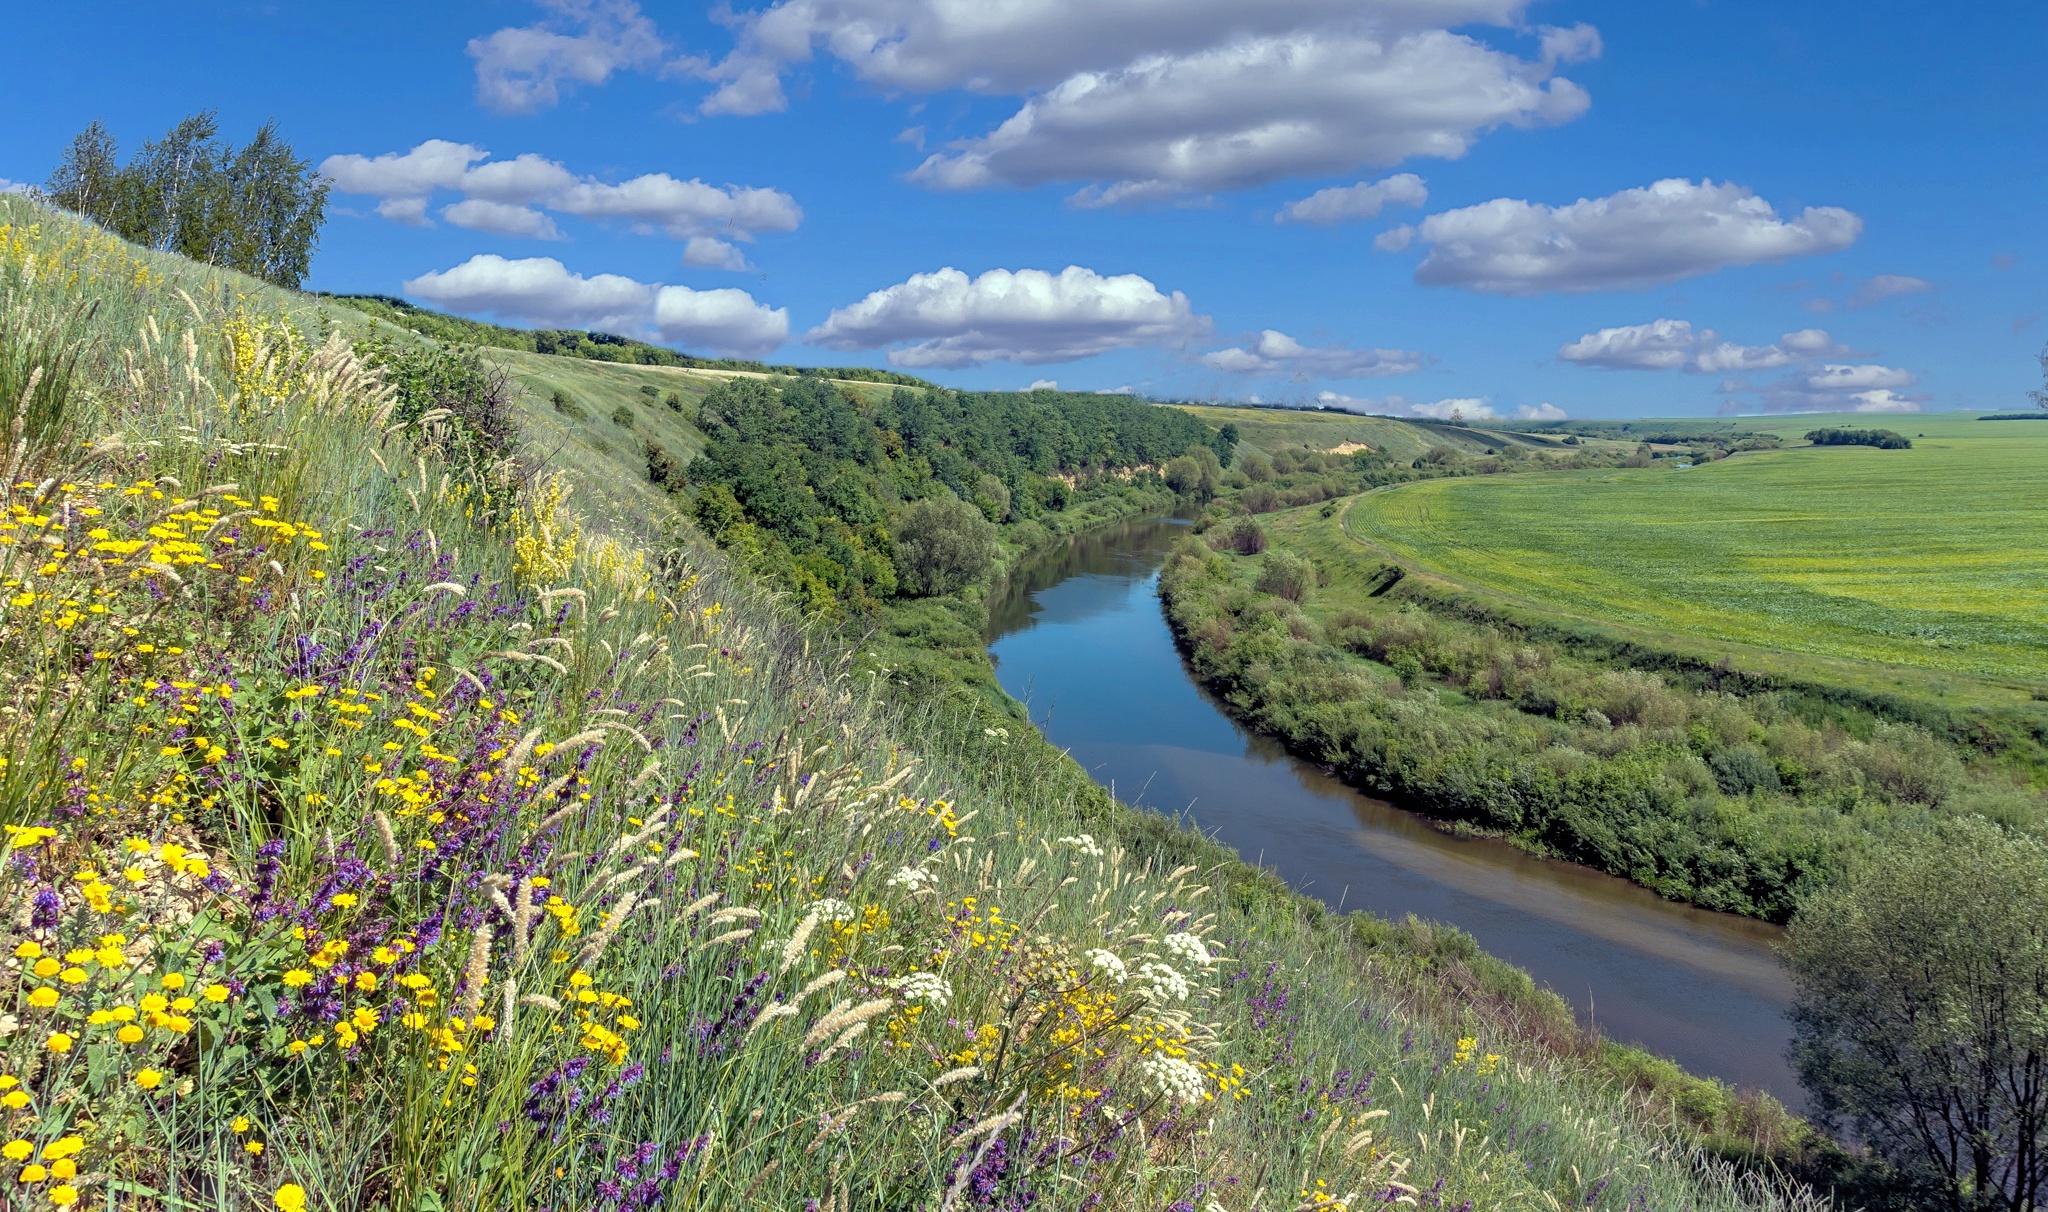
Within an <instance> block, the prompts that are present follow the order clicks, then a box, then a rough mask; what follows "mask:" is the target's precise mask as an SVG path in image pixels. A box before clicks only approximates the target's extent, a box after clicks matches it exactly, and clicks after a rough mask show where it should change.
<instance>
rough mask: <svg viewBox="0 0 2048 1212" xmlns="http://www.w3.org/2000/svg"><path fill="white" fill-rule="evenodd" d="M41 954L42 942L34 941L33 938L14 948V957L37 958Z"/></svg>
mask: <svg viewBox="0 0 2048 1212" xmlns="http://www.w3.org/2000/svg"><path fill="white" fill-rule="evenodd" d="M42 954H43V948H42V944H40V943H37V942H34V941H33V940H31V941H29V942H25V943H22V944H21V945H20V946H18V947H16V948H15V949H14V958H16V959H39V958H41V956H42Z"/></svg>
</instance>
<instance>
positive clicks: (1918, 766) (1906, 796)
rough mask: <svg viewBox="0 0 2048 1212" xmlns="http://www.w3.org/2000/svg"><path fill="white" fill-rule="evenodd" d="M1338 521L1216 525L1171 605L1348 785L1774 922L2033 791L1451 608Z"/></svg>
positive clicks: (1282, 516) (1799, 705) (1806, 714)
mask: <svg viewBox="0 0 2048 1212" xmlns="http://www.w3.org/2000/svg"><path fill="white" fill-rule="evenodd" d="M1343 517H1344V506H1343V505H1342V504H1340V503H1335V502H1333V503H1332V504H1330V505H1328V506H1325V507H1323V508H1321V509H1295V510H1288V511H1283V512H1279V513H1271V514H1265V515H1261V516H1258V517H1256V518H1253V517H1243V516H1239V517H1235V518H1231V517H1227V516H1224V517H1215V516H1213V515H1212V519H1211V520H1212V522H1213V525H1212V526H1211V527H1210V528H1209V530H1208V531H1207V533H1206V534H1205V535H1204V536H1203V537H1202V539H1200V540H1190V541H1189V542H1187V543H1186V544H1184V545H1183V549H1182V550H1181V551H1180V552H1178V553H1177V555H1176V558H1175V559H1173V560H1171V561H1169V563H1168V564H1167V566H1166V569H1165V571H1164V573H1163V575H1162V578H1161V595H1162V598H1163V600H1164V601H1165V603H1166V609H1167V614H1168V618H1169V620H1170V622H1171V623H1172V625H1173V627H1174V630H1175V633H1176V635H1178V636H1179V637H1180V639H1181V642H1182V644H1183V645H1184V647H1185V649H1186V651H1187V653H1188V658H1189V661H1190V663H1191V665H1192V667H1193V668H1194V669H1195V671H1196V673H1197V675H1198V676H1199V677H1201V679H1202V680H1203V682H1204V683H1205V684H1206V685H1208V686H1209V687H1211V688H1212V689H1213V690H1215V691H1216V693H1217V694H1218V695H1219V696H1220V697H1221V698H1222V699H1223V700H1224V701H1225V702H1227V703H1228V704H1229V705H1230V708H1231V710H1232V712H1233V713H1234V714H1236V715H1237V716H1238V717H1239V718H1241V719H1244V720H1246V721H1248V722H1249V723H1251V724H1252V725H1253V726H1254V727H1257V728H1259V729H1261V730H1263V731H1266V732H1269V733H1271V734H1272V735H1275V736H1277V737H1280V738H1282V739H1284V740H1285V741H1286V742H1287V743H1288V744H1289V745H1290V746H1291V747H1293V748H1294V749H1295V751H1296V752H1299V753H1302V754H1304V755H1306V756H1308V757H1309V758H1311V759H1312V760H1314V761H1317V762H1319V763H1321V764H1324V765H1326V766H1328V767H1330V768H1332V769H1334V770H1336V771H1338V772H1339V773H1340V774H1342V775H1343V776H1344V777H1345V778H1346V779H1347V780H1349V781H1351V782H1353V784H1354V785H1357V786H1360V787H1363V788H1365V789H1368V790H1370V791H1373V792H1376V793H1380V794H1385V795H1389V796H1391V797H1392V798H1394V799H1396V800H1397V801H1398V802H1400V803H1402V804H1403V805H1405V806H1409V807H1412V808H1414V809H1416V810H1417V811H1420V812H1423V813H1425V814H1427V815H1429V816H1432V817H1436V818H1438V819H1440V820H1444V821H1447V822H1450V823H1452V824H1453V825H1455V826H1457V827H1460V828H1467V829H1474V830H1478V831H1481V832H1485V833H1490V834H1493V835H1497V836H1501V837H1504V838H1506V839H1508V840H1510V841H1512V842H1513V843H1515V844H1516V845H1520V846H1523V847H1526V848H1528V849H1530V850H1531V851H1532V852H1535V853H1539V854H1545V855H1552V856H1557V857H1562V858H1567V859H1571V860H1573V861H1575V862H1580V863H1584V864H1587V865H1589V866H1592V867H1594V868H1596V869H1599V870H1602V871H1606V872H1609V873H1612V874H1615V875H1619V876H1622V877H1624V878H1627V879H1630V880H1632V881H1634V882H1636V883H1638V884H1641V885H1643V886H1644V887H1646V888H1650V889H1652V890H1654V891H1656V892H1657V893H1659V894H1660V895H1663V896H1666V897H1669V898H1671V899H1674V900H1681V901H1686V902H1689V903H1692V904H1697V905H1700V906H1702V907H1705V908H1710V909H1715V910H1720V911H1724V912H1733V913H1740V914H1744V915H1747V916H1753V917H1758V918H1762V919H1764V920H1769V921H1776V922H1782V921H1785V920H1786V919H1787V918H1789V917H1790V915H1791V913H1792V912H1793V910H1794V909H1795V907H1796V906H1797V905H1798V903H1799V901H1800V899H1801V898H1802V897H1803V896H1805V895H1806V894H1807V893H1808V892H1809V891H1811V890H1812V889H1815V888H1818V887H1820V886H1823V885H1824V884H1825V883H1826V882H1827V881H1828V880H1829V879H1830V878H1832V875H1833V873H1834V871H1835V870H1837V868H1838V866H1839V864H1840V863H1841V862H1843V861H1844V860H1845V858H1846V856H1848V855H1850V854H1853V853H1855V852H1856V851H1857V849H1858V848H1860V847H1861V846H1863V845H1866V844H1868V841H1869V840H1870V839H1872V838H1874V837H1882V836H1888V835H1890V834H1891V833H1893V832H1896V831H1899V830H1904V829H1912V828H1917V827H1920V826H1921V825H1923V824H1924V823H1926V822H1927V821H1929V820H1931V819H1936V818H1937V817H1939V816H1941V815H1945V814H1952V813H1969V812H1980V813H1983V814H1985V815H1991V816H1993V817H1994V819H1999V818H2000V814H2001V813H2007V814H2009V811H2008V810H2009V809H2012V808H2013V806H2014V805H2023V804H2024V803H2026V802H2031V798H2032V797H2030V796H2029V795H2028V794H2027V793H2026V792H2025V791H2023V790H2020V789H2015V788H2014V787H2012V786H2011V785H2010V782H2009V779H2007V778H2006V777H2005V776H2004V775H2002V774H2001V773H1999V772H1997V771H1995V770H1992V771H1980V770H1977V769H1974V768H1972V767H1966V765H1965V763H1964V761H1963V757H1962V756H1959V754H1958V753H1957V751H1956V750H1955V749H1954V747H1952V746H1951V745H1950V744H1949V743H1948V742H1947V741H1946V740H1944V739H1943V738H1941V737H1938V736H1936V735H1934V734H1932V733H1929V732H1928V731H1926V730H1924V729H1922V728H1920V727H1918V726H1916V725H1912V724H1905V723H1897V722H1893V721H1889V720H1885V719H1883V718H1878V717H1875V716H1872V715H1870V714H1869V713H1859V712H1856V711H1853V710H1851V709H1850V708H1848V707H1847V706H1844V705H1841V704H1834V705H1827V704H1822V705H1821V707H1822V708H1824V710H1821V709H1816V707H1815V704H1814V702H1813V701H1812V700H1811V699H1810V698H1796V697H1793V696H1789V695H1779V694H1776V693H1772V692H1764V693H1748V694H1739V693H1730V692H1728V691H1725V690H1722V689H1717V688H1715V687H1713V686H1704V685H1703V686H1694V685H1688V684H1685V683H1684V682H1683V681H1669V680H1667V679H1666V678H1665V677H1663V676H1660V675H1659V674H1658V673H1654V672H1647V671H1643V670H1639V669H1636V668H1634V667H1633V666H1632V665H1630V664H1629V663H1628V662H1627V661H1626V660H1614V661H1600V660H1593V659H1588V657H1587V654H1586V653H1585V652H1584V651H1583V650H1578V649H1570V648H1568V647H1567V646H1565V645H1562V644H1559V643H1556V642H1554V641H1550V640H1546V639H1543V638H1541V637H1538V636H1534V635H1529V634H1523V633H1518V632H1516V631H1515V630H1514V629H1512V628H1509V627H1506V626H1503V625H1500V624H1499V623H1498V622H1497V621H1494V620H1484V619H1481V620H1475V619H1473V618H1469V617H1465V616H1464V615H1461V614H1460V613H1458V612H1456V611H1452V610H1445V609H1440V608H1439V607H1440V603H1439V602H1438V601H1437V599H1436V598H1435V597H1434V596H1432V595H1431V594H1430V592H1429V591H1428V589H1427V587H1423V588H1420V589H1415V590H1413V591H1412V592H1411V587H1410V585H1409V582H1410V581H1412V580H1415V579H1417V578H1414V577H1409V576H1407V575H1406V574H1405V573H1404V570H1403V569H1402V568H1401V567H1400V566H1399V565H1395V564H1390V563H1388V562H1386V561H1384V560H1380V559H1376V558H1374V557H1373V556H1372V555H1371V553H1369V552H1368V551H1365V550H1364V549H1362V548H1361V547H1360V546H1359V545H1358V544H1356V543H1354V542H1352V541H1351V540H1350V539H1348V538H1347V537H1346V536H1345V535H1344V532H1343V530H1342V519H1343ZM2009 801H2010V803H2009Z"/></svg>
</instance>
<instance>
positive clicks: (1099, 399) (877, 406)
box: [688, 379, 1234, 609]
mask: <svg viewBox="0 0 2048 1212" xmlns="http://www.w3.org/2000/svg"><path fill="white" fill-rule="evenodd" d="M698 424H699V426H700V428H702V429H703V431H704V433H705V436H706V437H707V438H708V439H709V442H708V444H707V445H706V447H705V450H704V453H703V454H702V455H701V456H700V457H699V458H698V459H697V460H696V461H695V462H693V463H691V464H690V466H689V471H688V478H689V482H690V484H691V485H692V486H693V487H694V488H695V489H696V491H697V499H696V503H695V511H696V516H697V518H698V521H699V523H700V524H701V525H702V526H703V527H704V529H705V530H706V531H708V532H709V533H710V534H711V535H712V537H713V538H715V539H716V540H717V541H718V542H719V543H720V545H722V546H725V547H728V548H734V549H736V550H738V551H739V552H741V553H742V554H743V555H744V556H747V557H749V558H751V559H752V560H753V561H754V562H755V563H756V565H757V567H760V568H762V569H763V570H764V571H767V572H769V573H770V575H773V576H776V577H777V578H778V579H780V580H782V581H783V582H784V583H785V584H787V585H788V586H789V587H790V588H792V589H794V590H796V591H798V592H799V593H800V594H802V595H803V596H804V597H805V598H806V599H807V600H808V602H809V603H810V604H811V605H812V606H813V607H815V608H825V607H828V606H830V605H831V604H832V603H833V602H835V601H837V602H843V603H846V604H848V605H850V606H853V607H854V608H856V609H864V608H866V607H867V606H869V605H871V604H872V603H873V602H875V601H879V600H881V599H886V598H889V597H893V596H897V595H899V594H901V593H910V594H915V593H919V592H943V590H940V589H938V588H937V587H938V586H942V585H943V586H947V587H949V588H950V587H957V586H955V585H954V584H953V582H954V581H955V580H956V579H957V577H955V576H952V575H943V576H938V577H933V576H931V575H930V570H928V569H924V568H921V567H910V566H905V565H904V564H903V563H902V562H901V561H899V559H898V552H897V541H896V540H897V535H898V533H899V530H900V528H901V524H902V521H903V518H904V515H905V514H906V511H907V509H908V507H909V506H910V505H911V504H913V503H914V502H919V501H927V500H932V499H937V498H943V499H946V500H953V501H959V502H964V503H965V504H966V505H969V506H972V507H973V509H974V511H976V512H978V513H979V515H980V516H981V518H982V519H983V521H984V522H985V523H986V524H987V525H989V526H998V525H1001V524H1003V523H1007V522H1017V521H1024V520H1027V519H1030V518H1033V517H1038V516H1041V515H1043V514H1046V513H1057V512H1058V511H1060V510H1062V509H1064V508H1066V507H1067V505H1068V503H1069V501H1070V500H1071V499H1072V498H1073V497H1075V496H1076V495H1077V494H1078V495H1086V494H1087V493H1088V492H1090V491H1092V490H1093V489H1094V488H1095V487H1097V486H1099V485H1101V484H1102V483H1104V482H1110V483H1120V482H1121V480H1122V479H1123V478H1127V477H1130V476H1133V475H1152V474H1156V471H1157V469H1158V468H1159V467H1160V466H1162V465H1163V464H1165V463H1167V462H1168V461H1170V460H1172V459H1175V458H1178V457H1180V456H1182V455H1185V454H1186V453H1187V452H1188V451H1190V450H1200V451H1203V452H1205V453H1207V454H1209V455H1210V456H1211V457H1212V458H1214V459H1216V460H1217V461H1219V462H1224V461H1227V460H1228V459H1229V457H1230V455H1231V453H1232V451H1233V449H1234V448H1233V445H1232V443H1230V442H1229V441H1228V440H1227V439H1226V438H1225V436H1224V435H1223V434H1221V433H1219V432H1218V431H1216V430H1214V429H1211V428H1210V427H1209V426H1207V425H1205V424H1203V423H1202V422H1201V421H1199V420H1197V419H1195V418H1194V417H1192V416H1190V415H1188V414H1187V413H1185V412H1181V411H1180V410H1178V409H1172V408H1162V407H1159V406H1157V405H1154V404H1149V403H1146V402H1143V401H1139V400H1134V399H1131V398H1129V397H1125V396H1106V395H1093V394H1087V393H1081V392H1048V391H1037V392H1030V393H1021V392H991V393H983V392H956V391H944V390H927V391H913V390H910V389H908V388H898V389H897V390H896V391H894V392H892V393H890V395H889V396H887V397H886V398H883V399H880V400H863V399H861V398H860V397H858V396H856V395H855V394H854V393H853V392H852V391H850V390H847V389H843V388H841V387H838V386H835V385H834V384H831V383H828V382H821V381H819V380H815V379H786V380H783V381H782V382H781V384H780V385H779V386H778V385H777V384H775V383H773V382H770V381H767V380H761V379H738V380H731V381H728V382H725V383H721V384H720V385H719V386H717V387H716V388H714V389H713V390H712V392H711V394H710V395H708V396H706V397H705V399H704V402H703V405H702V406H701V408H700V411H699V420H698ZM928 512H929V511H928ZM955 513H957V511H953V510H947V511H945V512H944V514H943V516H944V517H946V518H948V519H950V522H949V525H950V526H951V527H952V529H953V530H961V531H963V534H962V538H963V539H970V538H972V536H967V535H965V534H964V528H963V527H962V526H960V525H959V519H957V518H955V517H954V516H953V515H954V514H955ZM941 516H942V515H941V514H931V516H930V517H927V518H925V519H924V520H925V522H926V523H927V524H928V525H929V523H931V522H933V521H936V520H937V519H938V518H939V517H941ZM973 541H974V542H975V543H977V544H978V542H979V540H978V539H974V540H973ZM927 546H928V544H922V543H921V545H920V550H924V549H925V547H927ZM906 558H908V557H907V556H906Z"/></svg>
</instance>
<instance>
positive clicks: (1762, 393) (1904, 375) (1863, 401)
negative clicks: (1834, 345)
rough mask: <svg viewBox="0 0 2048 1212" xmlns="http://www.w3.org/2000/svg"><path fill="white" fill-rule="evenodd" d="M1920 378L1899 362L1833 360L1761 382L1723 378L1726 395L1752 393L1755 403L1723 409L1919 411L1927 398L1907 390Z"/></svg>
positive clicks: (1727, 410) (1730, 410) (1740, 404)
mask: <svg viewBox="0 0 2048 1212" xmlns="http://www.w3.org/2000/svg"><path fill="white" fill-rule="evenodd" d="M1919 382H1920V377H1919V376H1918V375H1916V374H1914V373H1913V372H1912V371H1910V370H1902V369H1900V368H1898V367H1896V366H1877V365H1872V364H1868V363H1866V364H1860V365H1859V364H1852V363H1842V362H1829V363H1824V364H1822V365H1820V366H1814V367H1809V368H1808V369H1806V370H1802V371H1799V372H1797V373H1794V374H1790V375H1787V376H1785V377H1784V378H1782V379H1779V380H1777V381H1775V382H1771V383H1766V384H1764V385H1763V386H1762V387H1753V386H1751V385H1750V384H1749V383H1748V382H1746V381H1744V380H1741V379H1731V380H1729V381H1727V382H1724V383H1722V384H1721V392H1722V393H1723V394H1724V395H1732V396H1743V395H1751V394H1754V395H1755V396H1756V397H1757V404H1755V405H1751V404H1748V403H1744V402H1736V403H1731V404H1729V405H1728V406H1726V407H1724V408H1723V410H1722V411H1724V412H1733V411H1739V410H1746V409H1748V408H1751V407H1757V406H1760V407H1761V408H1762V410H1763V411H1765V412H1919V411H1920V407H1921V405H1923V404H1925V403H1926V402H1927V400H1928V398H1929V397H1928V396H1927V395H1926V394H1924V393H1918V392H1910V391H1905V390H1903V389H1905V388H1910V387H1914V386H1917V385H1918V384H1919Z"/></svg>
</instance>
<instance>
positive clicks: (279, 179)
mask: <svg viewBox="0 0 2048 1212" xmlns="http://www.w3.org/2000/svg"><path fill="white" fill-rule="evenodd" d="M43 192H44V194H45V195H46V196H47V197H48V198H49V200H50V201H52V202H55V203H56V204H57V205H59V206H61V207H64V208H65V209H66V210H70V211H74V212H76V213H78V214H80V215H83V216H84V217H86V218H88V219H91V220H92V221H93V222H95V223H97V224H99V225H100V226H101V227H104V228H106V229H107V230H108V231H110V232H113V233H114V234H115V235H117V236H120V237H121V238H122V239H124V240H131V241H133V242H135V243H137V244H142V245H146V246H147V247H150V248H153V249H156V250H157V251H158V252H174V253H177V254H179V255H181V256H186V257H190V258H192V259H193V260H195V261H205V262H208V263H210V264H213V265H219V266H223V267H225V268H227V269H233V270H239V271H240V272H242V273H245V274H249V275H251V276H253V277H257V278H261V279H263V280H264V281H266V282H274V283H276V284H277V285H279V286H292V287H296V286H297V285H298V284H299V283H300V282H303V281H304V280H305V278H306V274H307V272H308V270H310V269H311V267H312V261H313V249H314V247H315V246H316V245H317V244H318V243H319V240H320V228H321V225H322V224H323V223H325V222H326V218H327V183H326V182H325V181H323V180H321V179H320V177H319V176H318V175H317V174H316V173H315V172H314V171H313V165H312V162H311V161H307V160H301V159H300V158H299V156H298V153H297V152H296V151H294V150H293V149H292V145H291V144H290V143H289V142H288V141H286V139H285V138H284V136H283V135H282V134H280V133H279V131H278V128H277V123H276V122H275V121H271V122H266V123H264V124H263V126H262V127H261V129H259V130H257V132H256V134H255V136H254V137H253V138H251V139H250V140H249V142H248V143H246V144H244V145H243V146H241V147H239V148H236V147H233V146H231V145H229V144H228V143H226V142H225V141H223V140H222V139H221V138H220V123H219V122H218V121H217V120H216V119H215V116H214V114H213V112H212V111H210V110H209V111H206V112H203V113H197V114H193V115H192V116H191V117H189V118H186V119H185V120H184V121H182V122H180V123H178V124H177V125H176V126H173V127H172V128H171V129H170V130H169V131H168V132H166V133H165V134H164V136H163V137H162V138H161V139H157V140H155V141H153V142H150V143H145V144H143V146H142V150H141V151H140V152H138V153H137V154H136V155H134V156H133V157H131V158H130V159H129V160H128V162H127V163H125V164H123V163H121V162H120V150H119V147H118V145H117V144H116V143H115V140H114V136H113V135H112V134H111V133H109V132H108V130H107V128H106V127H105V126H104V125H103V124H101V123H100V122H97V121H95V122H94V123H93V124H92V125H91V126H88V127H86V128H85V130H83V131H81V132H80V133H79V135H78V137H77V138H75V139H73V140H72V141H71V146H70V147H69V148H67V149H66V150H65V153H64V160H63V162H62V163H61V164H59V165H58V166H57V170H56V171H55V172H54V173H52V174H51V175H50V180H49V182H48V184H46V185H45V186H44V188H43Z"/></svg>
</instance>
